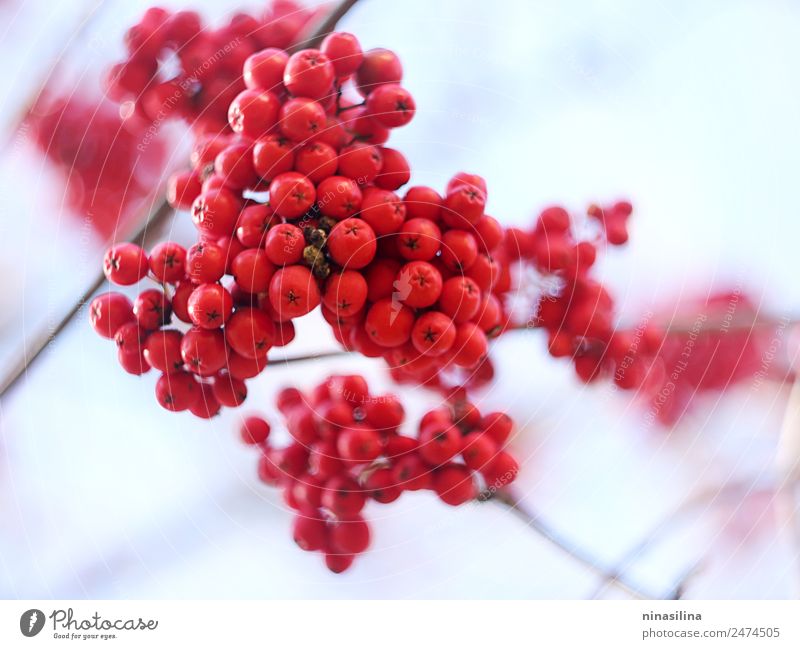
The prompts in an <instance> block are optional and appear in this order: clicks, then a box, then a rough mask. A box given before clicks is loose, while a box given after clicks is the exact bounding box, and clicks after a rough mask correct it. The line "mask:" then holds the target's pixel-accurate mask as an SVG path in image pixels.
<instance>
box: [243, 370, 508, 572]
mask: <svg viewBox="0 0 800 649" xmlns="http://www.w3.org/2000/svg"><path fill="white" fill-rule="evenodd" d="M277 406H278V409H279V410H280V412H281V413H282V414H283V416H284V417H285V426H286V429H287V430H288V432H289V435H290V438H291V441H290V442H289V444H288V445H285V446H281V447H279V446H276V445H274V444H273V442H272V438H271V437H270V426H269V424H268V423H267V422H266V421H265V420H264V419H262V418H260V417H248V418H246V419H245V420H244V422H243V424H242V427H241V437H242V439H243V440H244V442H245V443H248V444H253V445H257V446H258V447H259V448H260V451H261V456H260V459H259V465H258V473H259V477H260V478H261V480H262V481H263V482H265V483H266V484H268V485H271V486H275V487H279V488H281V489H282V490H283V496H284V500H285V502H286V504H287V505H288V506H289V507H291V508H292V510H294V511H295V518H294V521H293V524H292V533H293V536H294V540H295V542H296V543H297V544H298V545H299V546H300V547H301V548H302V549H304V550H308V551H312V552H322V553H323V554H324V555H325V563H326V565H327V566H328V568H330V570H332V571H333V572H342V571H343V570H346V569H347V568H348V567H349V566H350V565H351V564H352V563H353V560H354V558H355V556H356V555H358V554H360V553H362V552H364V551H365V550H366V549H367V547H368V546H369V543H370V534H371V532H370V526H369V524H368V523H367V521H366V520H365V519H364V516H363V510H364V508H365V506H366V504H367V503H368V502H369V501H375V502H378V503H383V504H387V503H391V502H394V501H395V500H397V499H398V498H399V497H400V496H401V495H402V493H403V492H404V491H419V490H430V491H433V492H434V493H436V495H437V496H438V497H439V499H440V500H441V501H442V502H444V503H447V504H448V505H452V506H457V505H462V504H464V503H466V502H469V501H471V500H473V499H475V498H476V497H477V496H478V494H479V493H481V492H483V493H493V492H494V491H497V490H498V489H501V488H503V487H505V486H507V485H508V484H510V483H511V482H513V480H514V479H515V478H516V475H517V473H518V471H519V467H518V465H517V462H516V461H515V460H514V458H513V457H512V456H511V455H510V454H509V453H508V452H507V451H506V450H504V447H505V445H506V442H507V441H508V439H509V437H510V435H511V432H512V428H513V423H512V421H511V419H510V418H509V417H508V416H507V415H506V414H504V413H501V412H492V413H488V414H485V415H482V414H481V412H480V411H479V410H478V408H477V407H476V406H475V405H474V404H473V403H470V402H469V401H468V400H467V399H466V395H465V394H464V393H463V392H462V391H455V392H453V393H452V394H451V395H450V397H449V399H448V400H447V402H446V404H445V405H443V406H442V407H439V408H436V409H434V410H431V411H429V412H427V413H426V414H425V415H424V416H423V417H422V419H421V420H420V422H419V426H418V430H417V433H416V435H414V436H410V435H408V434H403V433H402V432H401V427H403V425H404V423H405V412H404V409H403V406H402V404H401V403H400V401H399V399H398V398H397V397H396V396H395V395H392V394H384V395H374V394H371V393H370V391H369V386H368V385H367V382H366V381H365V380H364V378H363V377H362V376H358V375H347V376H331V377H329V378H327V379H326V380H325V381H323V382H322V383H320V384H319V385H318V386H316V387H315V388H314V389H313V390H312V391H311V392H310V393H307V394H304V393H303V392H301V391H299V390H298V389H296V388H284V389H283V390H281V391H280V392H279V394H278V397H277Z"/></svg>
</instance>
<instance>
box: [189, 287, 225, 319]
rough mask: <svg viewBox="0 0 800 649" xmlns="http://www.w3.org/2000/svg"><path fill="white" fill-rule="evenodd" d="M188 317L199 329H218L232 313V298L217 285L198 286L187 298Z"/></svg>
mask: <svg viewBox="0 0 800 649" xmlns="http://www.w3.org/2000/svg"><path fill="white" fill-rule="evenodd" d="M188 308H189V317H190V318H191V319H192V323H193V324H195V325H196V326H198V327H200V328H201V329H219V328H220V327H221V326H222V325H223V324H225V323H226V322H227V321H228V318H230V317H231V313H232V312H233V298H232V297H231V294H230V293H229V292H228V290H227V289H226V288H225V287H223V286H221V285H219V284H200V285H199V286H198V287H197V288H196V289H195V290H194V291H193V292H192V294H191V295H190V296H189V305H188Z"/></svg>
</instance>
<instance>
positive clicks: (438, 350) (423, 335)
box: [411, 311, 456, 356]
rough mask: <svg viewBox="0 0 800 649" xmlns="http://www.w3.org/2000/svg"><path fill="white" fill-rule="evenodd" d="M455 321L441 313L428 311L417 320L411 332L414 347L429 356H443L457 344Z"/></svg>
mask: <svg viewBox="0 0 800 649" xmlns="http://www.w3.org/2000/svg"><path fill="white" fill-rule="evenodd" d="M455 339H456V327H455V325H454V324H453V321H452V320H451V319H450V318H448V317H447V316H446V315H444V313H441V312H439V311H428V312H426V313H423V314H422V315H421V316H420V317H419V318H417V320H416V322H415V323H414V328H413V330H412V331H411V342H412V343H413V345H414V347H415V348H416V349H417V350H418V351H419V352H420V353H421V354H425V355H427V356H441V355H442V354H444V353H445V352H447V351H448V350H449V349H450V348H451V347H452V346H453V343H454V342H455Z"/></svg>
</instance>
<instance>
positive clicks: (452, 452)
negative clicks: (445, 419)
mask: <svg viewBox="0 0 800 649" xmlns="http://www.w3.org/2000/svg"><path fill="white" fill-rule="evenodd" d="M460 452H461V432H460V431H459V430H458V428H456V427H455V426H453V425H447V424H445V425H443V426H429V427H428V428H425V429H424V430H423V431H422V432H421V433H420V434H419V449H418V453H419V455H420V457H421V458H422V459H423V460H425V461H426V462H427V463H428V464H429V465H430V466H433V467H437V466H441V465H443V464H445V463H446V462H449V461H450V460H452V459H453V458H454V457H455V456H456V455H458V454H459V453H460Z"/></svg>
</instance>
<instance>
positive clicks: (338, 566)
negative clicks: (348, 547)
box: [325, 552, 355, 575]
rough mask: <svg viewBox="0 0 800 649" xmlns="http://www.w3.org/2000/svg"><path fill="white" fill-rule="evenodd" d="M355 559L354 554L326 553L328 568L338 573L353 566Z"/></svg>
mask: <svg viewBox="0 0 800 649" xmlns="http://www.w3.org/2000/svg"><path fill="white" fill-rule="evenodd" d="M353 561H355V555H352V554H337V553H333V552H327V553H326V554H325V565H326V566H327V567H328V570H330V571H331V572H333V573H335V574H337V575H338V574H339V573H340V572H344V571H345V570H347V569H348V568H349V567H350V566H352V565H353Z"/></svg>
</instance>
